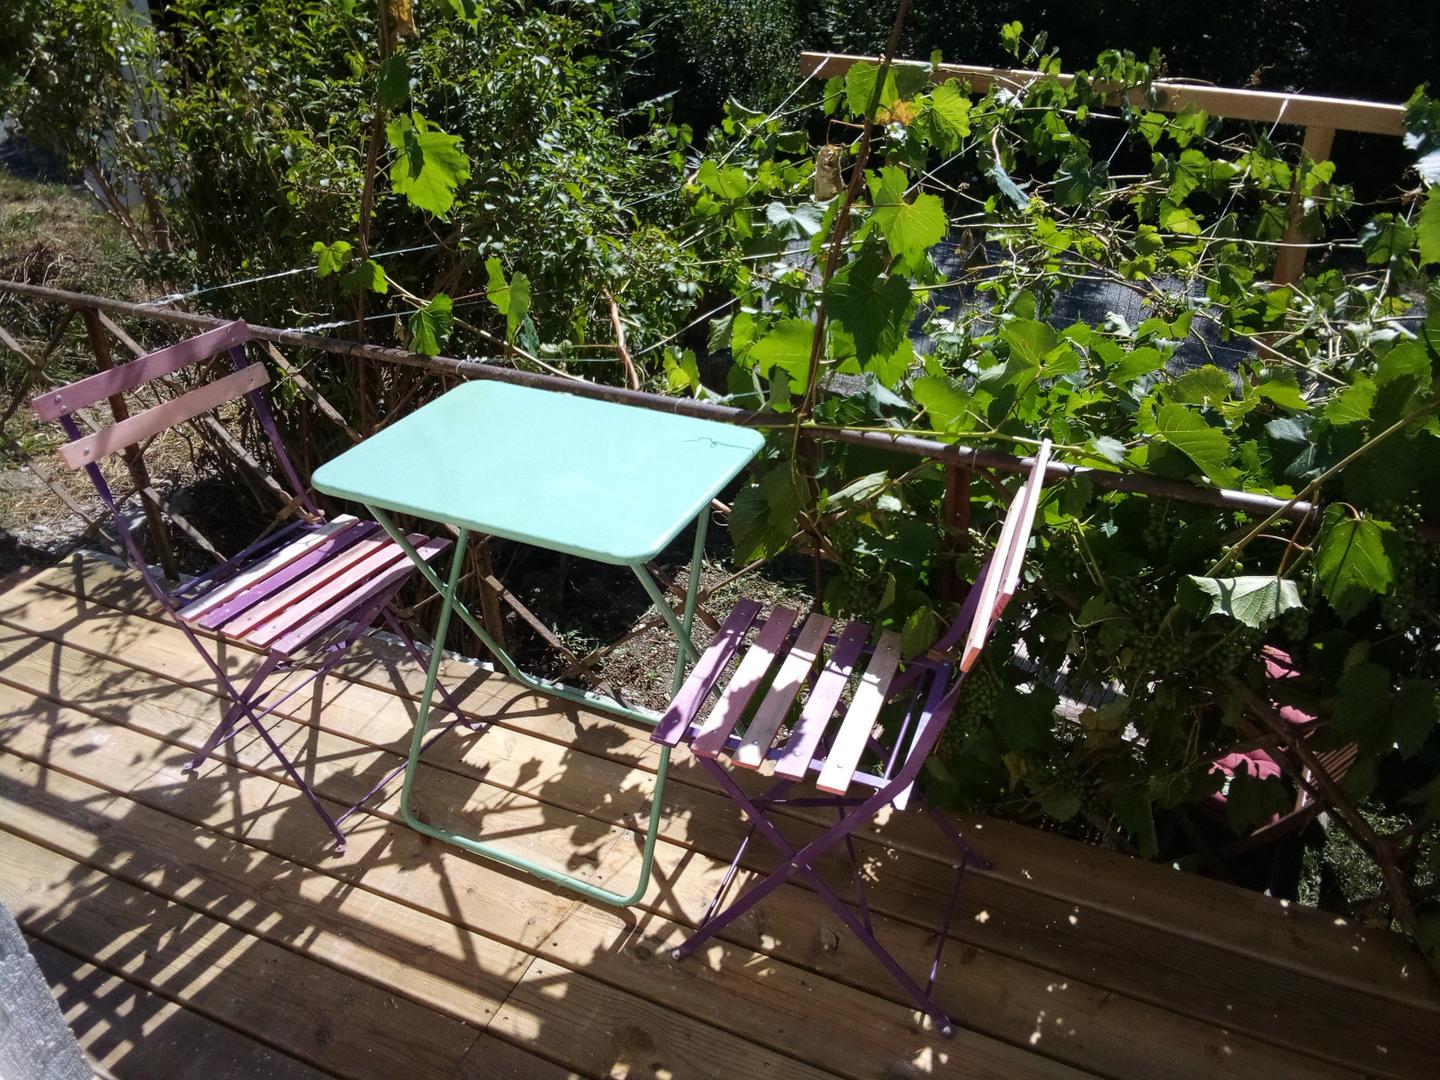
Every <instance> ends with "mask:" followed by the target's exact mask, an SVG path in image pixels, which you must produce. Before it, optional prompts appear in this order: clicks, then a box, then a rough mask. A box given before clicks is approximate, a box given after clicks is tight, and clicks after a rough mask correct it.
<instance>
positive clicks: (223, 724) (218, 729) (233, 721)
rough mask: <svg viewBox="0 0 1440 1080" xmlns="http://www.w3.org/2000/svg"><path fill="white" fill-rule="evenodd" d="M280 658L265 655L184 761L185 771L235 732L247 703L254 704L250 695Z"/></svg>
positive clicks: (192, 767)
mask: <svg viewBox="0 0 1440 1080" xmlns="http://www.w3.org/2000/svg"><path fill="white" fill-rule="evenodd" d="M282 659H283V658H282V657H278V656H267V657H265V660H264V662H263V663H261V665H260V670H259V671H257V672H256V673H255V674H254V675H253V676H252V677H251V679H250V681H249V682H248V683H247V684H246V685H245V689H244V690H243V691H241V693H240V698H239V700H237V701H234V702H233V703H232V704H231V706H230V708H228V709H227V710H225V715H224V717H223V718H221V720H220V723H218V724H216V725H215V730H214V731H212V732H210V737H209V738H208V739H206V740H205V744H204V745H203V746H201V747H200V749H199V750H197V751H196V752H195V756H194V757H192V758H191V759H190V760H189V761H188V762H187V763H186V765H185V769H184V771H185V772H187V773H188V772H194V771H195V770H196V769H198V768H199V767H200V766H201V765H203V764H204V763H205V759H206V758H208V757H209V756H210V755H211V754H212V753H214V751H215V748H216V747H217V746H219V745H220V744H221V743H222V742H224V741H225V740H226V739H228V738H229V737H230V736H232V735H233V734H234V733H235V731H236V730H237V729H238V728H239V725H240V721H241V720H242V719H243V718H244V714H245V711H246V707H247V705H249V706H250V707H253V706H254V705H255V702H253V701H251V695H252V694H254V693H255V692H256V691H257V690H259V689H260V686H261V685H262V684H263V683H264V682H265V680H266V679H267V678H269V677H270V675H271V674H272V673H273V672H274V671H275V669H276V668H277V667H279V666H280V663H281V661H282Z"/></svg>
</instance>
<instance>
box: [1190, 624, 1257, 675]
mask: <svg viewBox="0 0 1440 1080" xmlns="http://www.w3.org/2000/svg"><path fill="white" fill-rule="evenodd" d="M1260 641H1261V638H1260V635H1259V634H1258V633H1257V632H1256V631H1254V630H1248V629H1240V630H1234V631H1231V632H1230V633H1228V634H1226V635H1225V636H1224V637H1222V638H1221V639H1220V640H1219V641H1217V642H1216V643H1215V644H1214V645H1212V646H1211V647H1210V648H1208V649H1205V650H1203V651H1201V652H1199V653H1197V655H1196V656H1195V658H1194V660H1193V661H1192V662H1191V665H1190V666H1191V667H1192V669H1193V670H1194V672H1195V674H1196V675H1197V676H1198V677H1199V678H1201V679H1202V680H1204V681H1206V682H1212V683H1214V682H1219V681H1221V680H1222V679H1224V678H1225V677H1226V676H1229V675H1234V674H1235V673H1236V672H1237V671H1239V670H1240V668H1241V667H1242V666H1243V665H1244V664H1245V662H1246V661H1247V660H1249V659H1250V658H1251V657H1253V656H1254V655H1255V652H1256V650H1257V649H1258V648H1259V647H1260Z"/></svg>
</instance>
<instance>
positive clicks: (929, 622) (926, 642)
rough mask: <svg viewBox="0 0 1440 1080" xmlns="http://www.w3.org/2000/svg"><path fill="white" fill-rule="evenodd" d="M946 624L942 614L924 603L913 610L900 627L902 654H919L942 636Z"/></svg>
mask: <svg viewBox="0 0 1440 1080" xmlns="http://www.w3.org/2000/svg"><path fill="white" fill-rule="evenodd" d="M944 628H945V624H944V623H943V622H941V621H940V616H938V615H936V614H935V612H933V611H931V610H930V608H929V607H928V606H924V605H922V606H921V607H918V608H916V609H915V610H914V611H912V612H911V613H910V614H909V615H908V616H907V617H906V619H905V625H904V626H902V627H901V628H900V655H901V656H919V655H920V654H921V653H922V652H924V651H925V650H926V649H928V648H930V646H931V645H934V644H935V641H936V639H938V638H939V637H940V632H941V631H942V630H943V629H944Z"/></svg>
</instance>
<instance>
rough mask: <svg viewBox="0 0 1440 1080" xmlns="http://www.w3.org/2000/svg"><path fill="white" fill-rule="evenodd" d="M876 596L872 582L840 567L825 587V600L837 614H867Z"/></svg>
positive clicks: (849, 569) (848, 569)
mask: <svg viewBox="0 0 1440 1080" xmlns="http://www.w3.org/2000/svg"><path fill="white" fill-rule="evenodd" d="M876 599H877V597H876V596H875V590H874V587H873V583H872V582H871V581H870V580H868V579H866V578H863V577H861V576H860V575H859V574H857V573H855V572H854V571H853V570H851V568H850V567H842V568H841V570H840V572H839V573H838V574H836V575H835V577H834V578H832V579H831V581H830V584H829V585H827V586H826V588H825V600H826V602H827V603H828V604H829V605H830V608H831V609H832V610H833V611H834V612H836V613H837V614H843V615H868V614H869V613H870V611H871V608H872V605H873V604H874V602H875V600H876Z"/></svg>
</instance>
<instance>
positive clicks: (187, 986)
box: [0, 831, 475, 1080]
mask: <svg viewBox="0 0 1440 1080" xmlns="http://www.w3.org/2000/svg"><path fill="white" fill-rule="evenodd" d="M0 896H3V898H4V902H5V904H6V905H7V906H8V907H9V908H10V909H11V911H12V912H13V913H14V915H15V921H16V922H18V923H19V924H20V925H21V926H22V927H23V928H24V929H25V930H26V931H27V932H29V933H30V934H32V935H33V936H35V937H39V938H41V939H43V940H45V941H47V942H49V943H51V944H53V945H55V946H56V947H58V948H62V949H64V950H65V951H67V952H70V953H74V954H78V955H81V956H84V957H87V958H89V959H90V960H91V961H92V962H93V963H95V964H96V965H97V966H99V967H102V968H104V969H106V970H107V971H111V972H113V973H116V974H121V975H124V976H125V977H126V978H127V979H130V980H132V981H134V982H138V983H139V984H140V985H142V986H144V987H145V988H146V989H149V990H151V991H154V992H158V993H161V994H164V995H166V996H173V997H180V998H183V1000H184V1001H185V1003H186V1004H187V1005H188V1006H190V1007H192V1008H194V1009H195V1010H196V1011H197V1012H200V1013H202V1014H204V1015H206V1016H209V1017H210V1018H212V1019H215V1020H219V1021H221V1022H223V1023H225V1024H226V1026H229V1027H233V1028H236V1029H237V1030H239V1031H242V1032H244V1033H245V1034H247V1035H250V1036H251V1037H252V1038H255V1039H258V1040H260V1041H263V1042H267V1043H269V1044H270V1045H273V1046H276V1047H278V1048H279V1049H280V1050H282V1051H284V1052H285V1053H287V1054H290V1055H291V1056H293V1057H296V1058H299V1059H300V1060H302V1061H306V1062H308V1063H310V1064H312V1065H316V1066H323V1067H324V1068H326V1069H327V1070H329V1071H332V1072H335V1073H336V1074H337V1075H340V1076H345V1077H357V1078H360V1077H377V1078H384V1080H389V1078H390V1077H392V1076H394V1075H397V1074H413V1073H414V1072H415V1071H416V1070H419V1071H420V1073H421V1075H426V1074H427V1070H428V1074H429V1075H436V1076H441V1075H450V1074H451V1073H453V1072H454V1071H455V1070H456V1068H457V1067H458V1066H459V1063H460V1062H461V1061H462V1060H463V1059H464V1057H465V1054H466V1053H467V1052H468V1051H469V1049H470V1047H471V1045H472V1044H473V1043H474V1041H475V1031H474V1029H472V1028H470V1027H468V1026H466V1025H465V1024H462V1023H459V1022H458V1021H455V1020H451V1019H449V1018H448V1017H444V1016H441V1015H440V1014H439V1013H434V1012H431V1011H429V1010H427V1009H425V1008H423V1007H421V1006H418V1005H414V1004H412V1003H410V1002H408V1001H406V1000H405V999H403V998H399V997H396V996H394V995H388V994H385V993H384V992H383V991H380V990H377V989H376V988H374V987H373V986H371V985H370V984H368V983H363V982H360V981H359V980H356V979H352V978H347V977H345V976H343V975H341V973H340V972H338V971H335V970H334V969H333V968H330V967H327V966H326V965H324V964H319V963H315V962H313V961H309V960H306V959H304V958H302V957H300V956H297V955H296V954H295V953H292V952H289V951H287V950H285V949H282V948H279V947H277V946H274V945H270V944H268V943H266V942H263V941H260V940H258V939H256V938H254V937H252V936H251V935H249V934H246V933H244V932H242V931H239V930H236V929H235V928H233V927H230V926H226V925H224V924H223V923H217V922H215V921H214V920H212V919H208V918H206V917H205V916H202V915H199V914H198V913H196V912H195V911H193V910H191V909H190V908H187V907H185V906H183V905H181V904H175V903H171V902H168V901H166V900H163V899H162V898H160V897H158V896H156V895H155V894H153V893H149V892H146V891H145V890H143V889H137V888H135V887H133V886H130V885H127V884H126V883H124V882H121V881H118V880H116V879H115V878H111V877H108V876H107V875H105V874H102V873H99V872H97V871H93V870H90V869H89V868H88V867H85V866H84V865H82V864H79V863H76V862H75V861H73V860H71V859H68V858H66V857H64V856H62V855H59V854H57V853H55V852H53V851H51V850H49V849H48V848H44V847H41V846H39V845H37V844H33V843H31V842H30V841H28V840H24V839H22V838H20V837H18V836H16V835H14V834H13V833H9V832H3V831H0Z"/></svg>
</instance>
